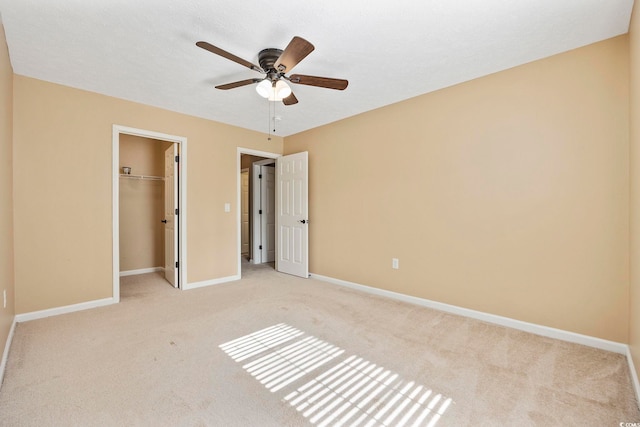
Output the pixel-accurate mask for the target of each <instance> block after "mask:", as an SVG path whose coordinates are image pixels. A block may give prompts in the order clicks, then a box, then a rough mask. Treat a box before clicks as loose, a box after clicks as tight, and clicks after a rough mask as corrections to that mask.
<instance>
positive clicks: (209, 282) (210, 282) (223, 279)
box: [182, 274, 240, 290]
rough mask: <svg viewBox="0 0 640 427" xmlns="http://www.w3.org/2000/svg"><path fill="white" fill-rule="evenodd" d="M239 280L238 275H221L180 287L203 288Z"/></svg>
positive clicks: (187, 288) (185, 288)
mask: <svg viewBox="0 0 640 427" xmlns="http://www.w3.org/2000/svg"><path fill="white" fill-rule="evenodd" d="M236 280H240V275H239V274H236V275H235V276H227V277H221V278H219V279H211V280H203V281H202V282H193V283H187V284H186V285H184V286H183V287H182V289H184V290H189V289H196V288H203V287H205V286H212V285H220V284H222V283H227V282H234V281H236Z"/></svg>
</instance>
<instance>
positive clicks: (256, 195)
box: [249, 159, 276, 264]
mask: <svg viewBox="0 0 640 427" xmlns="http://www.w3.org/2000/svg"><path fill="white" fill-rule="evenodd" d="M275 164H276V159H267V160H260V161H258V162H253V164H252V166H253V167H252V169H251V173H252V175H253V179H252V180H251V186H252V188H253V200H252V201H251V202H252V206H254V207H255V206H256V205H260V206H262V201H263V200H262V191H261V188H260V178H258V175H257V174H256V171H257V170H258V168H260V167H261V166H266V165H275ZM256 189H259V191H256ZM274 197H275V196H274ZM249 218H250V221H251V224H252V227H251V243H252V245H251V246H252V250H251V251H252V252H251V253H252V254H253V257H252V260H253V262H254V263H255V264H262V263H263V262H264V261H262V253H261V252H257V251H259V250H260V243H261V242H262V218H261V217H260V214H259V213H258V211H257V210H256V209H253V211H252V212H251V213H250V215H249ZM258 223H259V224H260V227H256V226H255V225H256V224H258ZM256 253H259V254H260V258H258V257H256Z"/></svg>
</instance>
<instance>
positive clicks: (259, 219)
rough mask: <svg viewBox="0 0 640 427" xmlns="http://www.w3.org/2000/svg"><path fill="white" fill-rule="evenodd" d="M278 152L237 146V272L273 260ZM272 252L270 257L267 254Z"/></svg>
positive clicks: (271, 263) (270, 264) (272, 262)
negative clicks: (248, 266) (245, 267)
mask: <svg viewBox="0 0 640 427" xmlns="http://www.w3.org/2000/svg"><path fill="white" fill-rule="evenodd" d="M277 157H279V155H278V154H274V153H268V152H261V151H256V150H250V149H242V148H238V202H239V203H238V206H239V207H240V208H239V210H238V211H239V218H238V248H239V250H238V261H239V262H238V272H239V274H240V275H241V274H242V268H243V267H242V266H243V265H245V266H247V265H249V264H264V265H269V266H271V267H273V266H274V260H275V224H274V223H275V162H276V160H275V159H276V158H277ZM270 255H271V257H270Z"/></svg>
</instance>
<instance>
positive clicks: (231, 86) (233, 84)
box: [216, 79, 262, 90]
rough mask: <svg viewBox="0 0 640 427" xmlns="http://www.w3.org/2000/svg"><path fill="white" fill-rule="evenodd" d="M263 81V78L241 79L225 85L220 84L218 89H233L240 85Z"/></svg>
mask: <svg viewBox="0 0 640 427" xmlns="http://www.w3.org/2000/svg"><path fill="white" fill-rule="evenodd" d="M261 81H262V79H247V80H240V81H238V82H233V83H227V84H225V85H218V86H216V89H222V90H228V89H233V88H236V87H240V86H246V85H250V84H252V83H258V82H261Z"/></svg>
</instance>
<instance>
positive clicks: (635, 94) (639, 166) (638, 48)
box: [629, 2, 640, 375]
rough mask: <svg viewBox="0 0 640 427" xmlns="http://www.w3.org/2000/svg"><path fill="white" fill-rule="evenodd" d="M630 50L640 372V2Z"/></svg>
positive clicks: (633, 300)
mask: <svg viewBox="0 0 640 427" xmlns="http://www.w3.org/2000/svg"><path fill="white" fill-rule="evenodd" d="M629 40H630V42H629V51H630V68H629V69H630V76H631V78H630V91H629V93H630V99H629V101H630V102H629V107H630V114H629V124H630V126H629V141H630V170H631V179H630V182H631V190H630V195H631V199H630V208H631V209H630V219H631V224H630V243H631V244H630V250H631V253H630V255H631V289H630V298H629V303H630V304H629V305H630V310H629V345H630V347H631V354H632V356H633V361H634V365H635V367H636V371H637V373H638V375H640V6H639V5H638V2H636V3H635V5H634V7H633V14H632V19H631V28H630V31H629Z"/></svg>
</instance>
